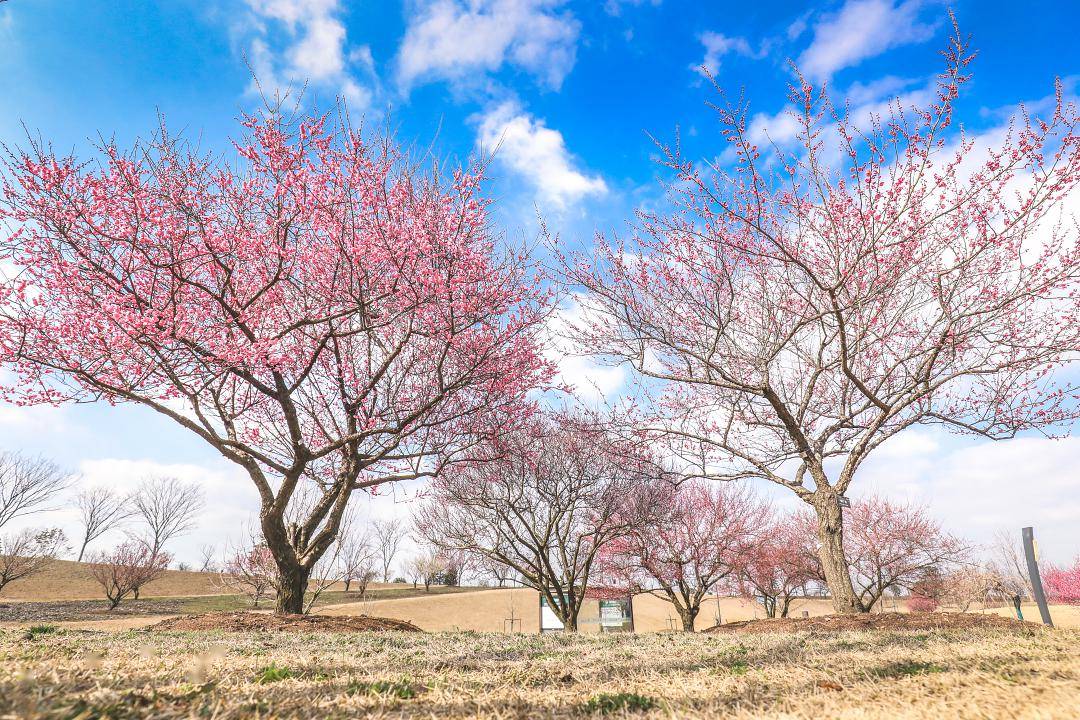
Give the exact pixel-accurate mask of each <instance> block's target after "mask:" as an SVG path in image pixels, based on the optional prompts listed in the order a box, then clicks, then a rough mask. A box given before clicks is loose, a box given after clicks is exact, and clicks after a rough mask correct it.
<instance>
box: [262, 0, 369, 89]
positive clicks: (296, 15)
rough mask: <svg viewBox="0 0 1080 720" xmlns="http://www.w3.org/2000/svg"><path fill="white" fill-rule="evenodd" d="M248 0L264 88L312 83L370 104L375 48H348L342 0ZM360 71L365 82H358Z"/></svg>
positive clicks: (294, 87)
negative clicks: (341, 14)
mask: <svg viewBox="0 0 1080 720" xmlns="http://www.w3.org/2000/svg"><path fill="white" fill-rule="evenodd" d="M246 2H247V4H248V6H249V7H250V8H251V10H252V13H253V14H254V19H255V23H254V24H255V28H256V31H257V32H256V36H255V37H254V38H253V39H252V40H251V42H250V45H249V50H248V53H249V58H250V61H251V64H252V68H253V69H254V71H255V73H256V75H257V79H258V82H259V84H260V85H261V86H262V88H263V90H265V91H268V92H270V93H274V92H282V93H283V92H284V91H286V90H287V89H289V87H292V88H293V89H294V90H295V89H299V88H300V87H302V86H303V85H304V84H305V83H310V84H312V85H314V86H317V87H326V88H331V89H332V90H333V91H334V92H336V93H337V94H339V95H341V96H342V97H344V98H345V100H346V101H348V102H349V104H350V105H352V106H353V107H354V108H355V109H360V110H363V109H365V108H366V107H368V105H370V103H371V99H372V96H373V91H372V89H371V86H374V84H375V80H374V62H373V60H372V57H371V50H370V48H368V47H367V46H360V47H355V48H350V47H349V46H348V38H347V33H346V29H345V24H344V23H343V22H342V21H341V18H340V16H339V15H340V7H339V6H338V0H246ZM275 33H276V34H275ZM357 74H359V75H361V76H363V77H364V79H365V83H366V84H362V83H361V82H358V81H357V79H356V76H357Z"/></svg>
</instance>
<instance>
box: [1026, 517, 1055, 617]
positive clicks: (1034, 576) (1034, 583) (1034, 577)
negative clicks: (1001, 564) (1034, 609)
mask: <svg viewBox="0 0 1080 720" xmlns="http://www.w3.org/2000/svg"><path fill="white" fill-rule="evenodd" d="M1023 536H1024V557H1026V558H1027V568H1028V577H1030V578H1031V592H1033V593H1034V594H1035V602H1036V603H1038V605H1039V614H1040V615H1042V621H1043V625H1049V626H1050V627H1054V621H1053V620H1051V619H1050V608H1048V607H1047V606H1046V593H1044V592H1043V586H1042V578H1041V577H1040V576H1039V560H1038V558H1036V557H1035V532H1034V531H1033V530H1032V529H1031V528H1029V527H1026V528H1024V529H1023Z"/></svg>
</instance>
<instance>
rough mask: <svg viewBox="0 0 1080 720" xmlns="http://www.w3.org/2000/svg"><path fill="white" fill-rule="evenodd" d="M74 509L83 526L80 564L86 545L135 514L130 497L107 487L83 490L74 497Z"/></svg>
mask: <svg viewBox="0 0 1080 720" xmlns="http://www.w3.org/2000/svg"><path fill="white" fill-rule="evenodd" d="M75 507H76V508H78V510H79V519H80V520H81V521H82V526H83V536H82V543H81V544H80V545H79V556H78V558H77V560H78V562H82V559H83V555H85V554H86V546H87V545H89V544H90V543H92V542H94V541H95V540H97V539H98V538H99V537H101V536H102V535H104V534H105V533H107V532H109V531H110V530H112V529H113V528H115V527H117V526H119V525H122V524H123V523H124V521H126V520H127V519H128V518H130V517H131V516H132V515H133V514H134V513H135V509H134V507H132V504H131V498H130V497H128V496H126V495H121V494H119V493H117V492H115V491H114V490H112V489H110V488H107V487H95V488H88V489H86V490H83V491H82V492H80V493H79V494H78V495H77V496H76V497H75Z"/></svg>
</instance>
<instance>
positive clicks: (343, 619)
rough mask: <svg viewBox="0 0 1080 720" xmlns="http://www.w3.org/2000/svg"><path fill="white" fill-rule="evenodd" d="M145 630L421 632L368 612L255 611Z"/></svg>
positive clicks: (188, 619) (189, 617) (201, 617)
mask: <svg viewBox="0 0 1080 720" xmlns="http://www.w3.org/2000/svg"><path fill="white" fill-rule="evenodd" d="M147 630H226V631H228V632H253V631H280V632H294V633H304V632H368V631H373V630H374V631H380V630H403V631H405V632H423V630H421V629H420V628H418V627H416V626H415V625H413V624H412V623H411V622H406V621H404V620H394V619H392V618H381V617H370V616H368V615H351V616H349V615H340V616H336V615H335V616H331V615H272V614H270V613H259V612H215V613H204V614H202V615H185V616H183V617H177V618H169V619H168V620H163V621H161V622H159V623H156V624H154V625H151V626H150V627H148V628H147Z"/></svg>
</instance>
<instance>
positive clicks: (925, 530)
mask: <svg viewBox="0 0 1080 720" xmlns="http://www.w3.org/2000/svg"><path fill="white" fill-rule="evenodd" d="M796 524H797V527H798V528H799V531H800V533H801V542H802V544H803V547H804V548H809V549H808V550H807V551H806V552H805V554H806V555H807V556H808V557H810V558H812V559H813V560H814V562H813V563H812V566H813V577H814V579H815V580H816V581H818V582H820V583H825V582H826V579H827V577H826V574H825V570H824V568H823V567H822V565H821V561H820V558H819V557H816V555H817V553H815V552H814V551H813V549H812V548H813V546H814V545H815V543H816V542H817V522H816V518H815V517H814V516H813V515H812V514H811V513H802V514H800V516H799V517H798V519H797V521H796ZM844 538H845V547H844V550H845V558H846V560H847V564H848V568H849V571H850V574H851V583H852V586H853V587H854V589H855V597H856V600H857V602H858V607H859V608H861V609H863V610H865V611H869V610H870V609H871V608H873V607H874V605H875V603H877V602H878V601H879V600H881V598H882V596H883V595H884V594H885V592H886V591H887V590H889V589H890V588H892V589H896V590H900V589H907V590H910V589H911V588H912V587H913V585H914V584H915V583H916V582H918V581H919V580H922V579H924V578H925V577H926V576H927V575H928V574H929V573H934V574H938V573H946V572H947V571H948V575H945V578H948V577H950V576H951V575H952V574H953V572H957V571H960V570H961V566H962V565H963V564H964V563H965V561H966V560H968V559H969V554H970V548H969V547H968V546H967V545H966V544H965V543H964V542H963V541H962V540H960V539H959V538H957V537H955V536H953V535H951V534H949V533H947V532H945V531H944V530H943V529H942V527H941V524H940V523H939V522H937V521H936V520H934V519H933V518H932V517H931V516H930V514H929V513H928V512H927V510H926V508H925V507H922V506H920V505H913V504H907V503H897V502H893V501H890V500H887V499H886V498H883V497H880V496H877V495H871V496H869V497H866V498H861V499H859V500H855V501H853V502H852V504H851V509H850V510H849V511H848V512H846V513H844ZM961 575H962V576H963V577H965V578H968V579H972V576H971V573H970V572H964V573H961ZM961 575H958V576H957V577H956V578H955V580H956V582H955V583H952V584H950V585H949V587H950V588H951V587H955V588H957V590H958V591H959V589H960V587H961V585H963V583H962V582H961ZM945 578H943V582H944V579H945ZM954 594H955V593H954ZM960 594H963V593H962V592H961V593H960ZM938 599H940V598H938Z"/></svg>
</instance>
